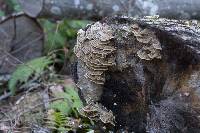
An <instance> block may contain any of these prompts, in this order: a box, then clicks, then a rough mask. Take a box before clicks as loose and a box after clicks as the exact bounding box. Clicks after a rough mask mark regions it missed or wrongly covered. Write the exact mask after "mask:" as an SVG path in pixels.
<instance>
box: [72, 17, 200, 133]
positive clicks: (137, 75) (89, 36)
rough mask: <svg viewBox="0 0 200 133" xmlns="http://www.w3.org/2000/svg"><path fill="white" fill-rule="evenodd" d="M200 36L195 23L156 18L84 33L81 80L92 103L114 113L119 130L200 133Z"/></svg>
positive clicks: (119, 21)
mask: <svg viewBox="0 0 200 133" xmlns="http://www.w3.org/2000/svg"><path fill="white" fill-rule="evenodd" d="M199 38H200V29H199V27H198V26H197V24H196V23H195V22H189V21H178V20H169V19H158V18H154V17H146V18H138V19H134V18H126V17H116V18H108V19H104V20H102V21H101V22H97V23H95V24H92V25H90V26H87V27H86V29H84V30H80V31H79V32H78V39H77V45H76V46H75V54H76V56H77V57H78V64H77V72H76V73H77V77H76V78H77V85H78V87H79V88H80V91H81V93H82V96H83V98H84V99H85V101H86V105H87V104H90V103H98V104H102V105H103V106H105V107H106V108H107V110H111V111H112V113H113V115H114V116H115V120H116V122H115V131H118V132H121V131H126V130H127V131H128V132H132V131H134V132H139V133H143V132H147V131H148V132H151V133H167V132H171V133H177V132H185V133H187V132H200V119H199V112H200V108H199V107H200V99H199V98H200V94H199V92H200V87H199V86H200V83H199V80H200V76H199V75H200V71H199V70H200V67H199V61H200V57H199V55H200V51H199V50H200V39H199ZM99 114H100V116H102V114H101V112H100V113H99ZM88 117H90V116H88ZM101 120H102V119H101ZM102 122H104V123H109V122H110V121H105V119H104V121H102Z"/></svg>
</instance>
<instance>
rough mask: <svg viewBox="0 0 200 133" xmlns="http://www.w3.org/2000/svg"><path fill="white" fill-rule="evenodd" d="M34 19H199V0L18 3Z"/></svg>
mask: <svg viewBox="0 0 200 133" xmlns="http://www.w3.org/2000/svg"><path fill="white" fill-rule="evenodd" d="M18 1H19V3H20V4H21V6H22V8H23V10H24V12H25V13H26V14H28V15H30V16H31V17H42V18H43V17H47V18H54V19H63V18H69V19H90V20H97V19H101V18H103V17H106V16H113V15H126V16H132V17H137V16H147V15H160V17H166V18H176V19H199V18H200V14H199V12H200V8H199V5H200V1H199V0H189V1H188V0H153V1H152V0H114V1H113V0H100V1H98V0H67V1H66V0H59V1H58V0H18Z"/></svg>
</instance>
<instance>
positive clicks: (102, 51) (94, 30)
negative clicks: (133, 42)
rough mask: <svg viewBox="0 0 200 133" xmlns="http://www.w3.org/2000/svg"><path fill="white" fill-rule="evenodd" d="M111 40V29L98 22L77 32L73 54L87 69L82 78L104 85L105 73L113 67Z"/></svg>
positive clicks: (112, 45)
mask: <svg viewBox="0 0 200 133" xmlns="http://www.w3.org/2000/svg"><path fill="white" fill-rule="evenodd" d="M113 38H114V36H113V30H112V28H111V27H110V26H108V25H107V24H105V23H103V24H102V23H100V22H97V23H95V24H93V25H90V26H88V29H87V30H86V31H84V30H82V29H81V30H79V32H78V37H77V45H76V46H75V48H74V53H75V54H76V56H77V57H78V58H79V60H81V61H82V62H84V64H85V66H86V68H87V72H86V73H85V75H84V77H85V78H87V79H89V80H90V81H92V82H93V83H95V84H100V85H102V84H104V82H105V71H107V70H108V69H109V67H111V66H114V65H115V57H114V51H115V50H116V49H115V47H114V43H113V41H112V39H113Z"/></svg>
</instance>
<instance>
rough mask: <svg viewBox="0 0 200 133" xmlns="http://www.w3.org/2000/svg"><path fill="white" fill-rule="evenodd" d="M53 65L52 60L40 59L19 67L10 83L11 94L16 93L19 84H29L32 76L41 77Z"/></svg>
mask: <svg viewBox="0 0 200 133" xmlns="http://www.w3.org/2000/svg"><path fill="white" fill-rule="evenodd" d="M51 63H52V60H51V59H50V58H48V57H40V58H36V59H33V60H31V61H29V62H27V63H25V64H22V65H19V66H18V68H17V69H16V70H15V72H14V73H13V74H12V76H11V79H10V81H9V83H8V88H9V90H10V91H11V93H12V94H14V93H15V91H16V85H17V83H24V82H27V81H28V79H29V78H30V77H31V76H32V75H34V76H39V75H40V74H41V73H42V72H43V71H44V69H45V68H46V67H47V66H48V65H49V64H51Z"/></svg>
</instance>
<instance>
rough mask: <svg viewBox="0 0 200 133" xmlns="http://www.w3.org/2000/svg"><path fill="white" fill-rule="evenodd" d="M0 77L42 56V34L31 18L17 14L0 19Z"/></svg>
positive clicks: (39, 27) (37, 24) (36, 23)
mask: <svg viewBox="0 0 200 133" xmlns="http://www.w3.org/2000/svg"><path fill="white" fill-rule="evenodd" d="M0 40H1V41H0V76H1V75H2V74H3V75H4V74H11V73H12V72H13V71H14V70H15V68H16V67H17V65H19V64H22V63H24V62H26V61H29V60H30V59H33V58H36V57H40V56H42V51H43V44H44V33H43V30H42V28H41V26H40V24H39V23H38V22H37V21H36V20H35V19H33V18H30V17H29V16H27V15H25V14H23V13H19V14H12V15H10V16H7V17H2V18H0Z"/></svg>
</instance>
